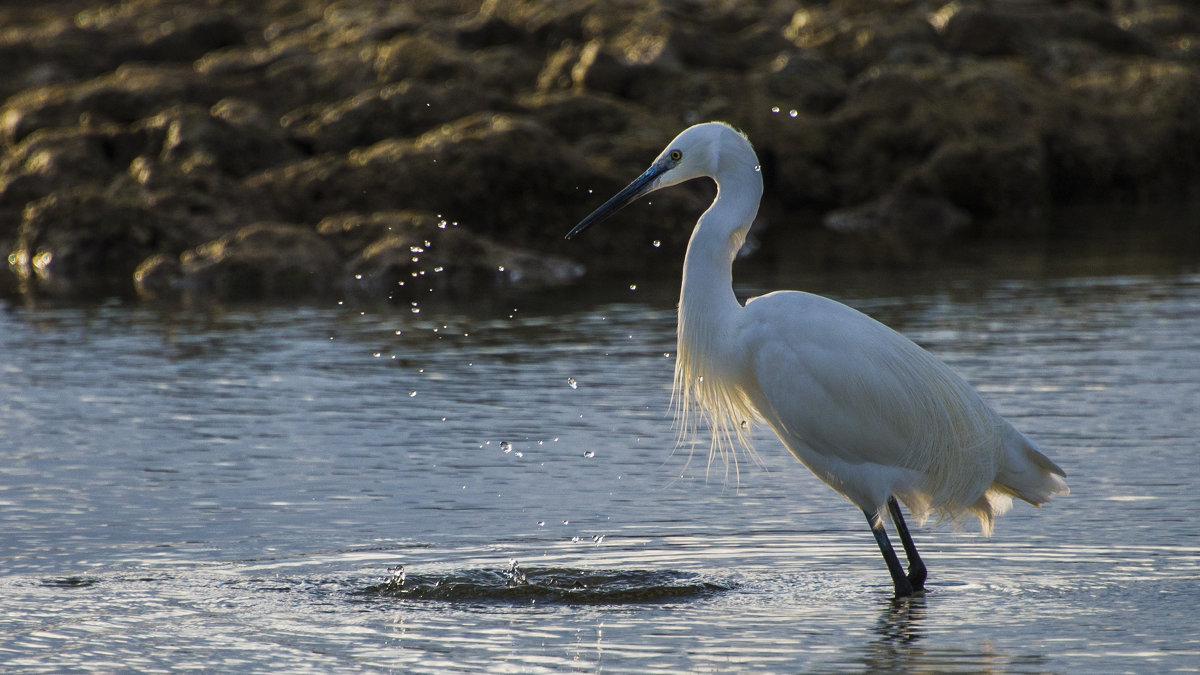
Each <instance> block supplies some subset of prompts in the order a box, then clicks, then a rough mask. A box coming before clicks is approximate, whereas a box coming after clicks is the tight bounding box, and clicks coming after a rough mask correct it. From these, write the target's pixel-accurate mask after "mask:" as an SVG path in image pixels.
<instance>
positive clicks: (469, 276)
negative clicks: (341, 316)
mask: <svg viewBox="0 0 1200 675" xmlns="http://www.w3.org/2000/svg"><path fill="white" fill-rule="evenodd" d="M317 229H318V232H320V233H321V234H323V235H325V236H327V237H331V238H333V239H335V240H336V241H339V242H340V243H341V246H342V247H343V248H348V249H351V250H357V254H356V255H354V256H353V257H352V258H350V260H349V262H347V263H346V267H345V272H344V274H343V287H344V288H345V289H346V290H348V291H353V292H355V293H359V294H363V295H367V296H369V297H375V298H380V299H387V300H392V301H404V302H418V301H419V300H420V299H423V298H424V297H426V296H427V295H428V294H429V293H435V292H436V293H437V294H438V295H439V297H442V296H446V295H449V296H461V295H470V294H475V293H480V292H488V291H494V290H495V289H497V288H498V287H507V288H513V289H520V290H524V291H529V290H537V289H543V288H549V287H555V286H561V285H564V284H566V283H569V282H571V281H574V280H576V279H578V278H579V277H580V276H582V274H583V267H582V266H581V265H579V264H578V263H575V262H573V261H571V260H569V259H566V258H563V257H561V256H556V255H550V254H545V253H534V252H530V251H524V250H521V249H519V248H516V247H512V246H507V245H504V244H501V243H498V242H496V241H493V240H492V239H490V238H488V237H483V236H479V235H476V234H474V233H471V232H469V231H468V230H466V229H465V228H464V227H460V226H459V224H458V223H452V222H447V221H446V220H444V219H441V218H438V217H437V216H436V215H435V214H432V213H428V212H419V211H388V212H377V213H373V214H369V215H359V214H343V215H339V216H333V217H330V218H326V219H325V220H323V221H321V224H320V225H319V226H318V228H317ZM366 239H373V240H372V241H370V242H369V243H367V244H365V245H360V244H361V242H362V241H363V240H366Z"/></svg>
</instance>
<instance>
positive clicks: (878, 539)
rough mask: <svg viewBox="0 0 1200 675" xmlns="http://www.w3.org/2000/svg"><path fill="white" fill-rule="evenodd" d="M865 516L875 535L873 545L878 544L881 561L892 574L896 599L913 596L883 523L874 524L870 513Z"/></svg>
mask: <svg viewBox="0 0 1200 675" xmlns="http://www.w3.org/2000/svg"><path fill="white" fill-rule="evenodd" d="M863 513H864V514H866V516H867V522H868V523H870V524H871V532H872V534H874V535H875V543H877V544H879V552H880V553H882V554H883V560H884V562H886V563H887V566H888V572H891V574H892V585H893V586H894V587H895V589H896V597H897V598H906V597H908V596H910V595H912V594H913V587H912V582H910V581H909V580H908V576H907V575H905V574H904V568H903V567H901V566H900V559H899V558H897V557H896V551H895V550H894V549H893V548H892V542H890V541H888V536H887V532H885V531H884V529H883V522H882V521H880V522H879V524H878V525H876V524H875V514H874V513H871V512H870V511H863Z"/></svg>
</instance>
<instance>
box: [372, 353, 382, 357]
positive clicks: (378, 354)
mask: <svg viewBox="0 0 1200 675" xmlns="http://www.w3.org/2000/svg"><path fill="white" fill-rule="evenodd" d="M371 356H374V357H375V358H379V357H381V356H383V354H382V353H380V352H375V353H374V354H372V355H371Z"/></svg>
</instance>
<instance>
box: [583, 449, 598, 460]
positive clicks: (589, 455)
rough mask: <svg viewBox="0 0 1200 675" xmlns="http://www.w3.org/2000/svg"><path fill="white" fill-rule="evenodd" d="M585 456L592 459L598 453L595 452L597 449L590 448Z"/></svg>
mask: <svg viewBox="0 0 1200 675" xmlns="http://www.w3.org/2000/svg"><path fill="white" fill-rule="evenodd" d="M583 456H584V457H587V458H588V459H591V458H592V457H595V456H596V453H595V451H592V450H588V451H587V452H585V453H583Z"/></svg>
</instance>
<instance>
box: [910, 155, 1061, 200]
mask: <svg viewBox="0 0 1200 675" xmlns="http://www.w3.org/2000/svg"><path fill="white" fill-rule="evenodd" d="M1046 173H1047V172H1046V158H1045V153H1044V152H1043V149H1042V146H1041V144H1040V143H1038V141H1037V139H1035V138H1033V137H1032V136H1026V137H1024V138H1020V137H1018V138H1015V139H1012V140H1006V141H996V140H992V139H987V138H974V139H971V140H966V141H950V142H947V143H944V144H942V145H941V146H939V147H938V149H937V150H936V151H934V153H933V154H932V155H931V156H930V158H929V159H927V160H926V161H925V162H924V163H923V164H921V166H919V167H918V168H917V169H916V170H915V174H914V176H913V178H912V179H911V180H909V181H906V182H907V183H909V187H910V188H916V189H919V190H920V191H922V192H924V193H926V194H936V195H942V196H943V197H945V198H946V199H947V200H948V201H949V202H950V203H952V204H954V205H955V206H957V207H959V208H961V209H965V210H966V211H968V212H970V213H974V214H978V215H985V216H995V215H998V214H1001V213H1022V212H1027V211H1030V210H1033V209H1039V208H1042V207H1045V206H1046V204H1047V202H1048V198H1049V189H1048V179H1047V175H1046Z"/></svg>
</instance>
